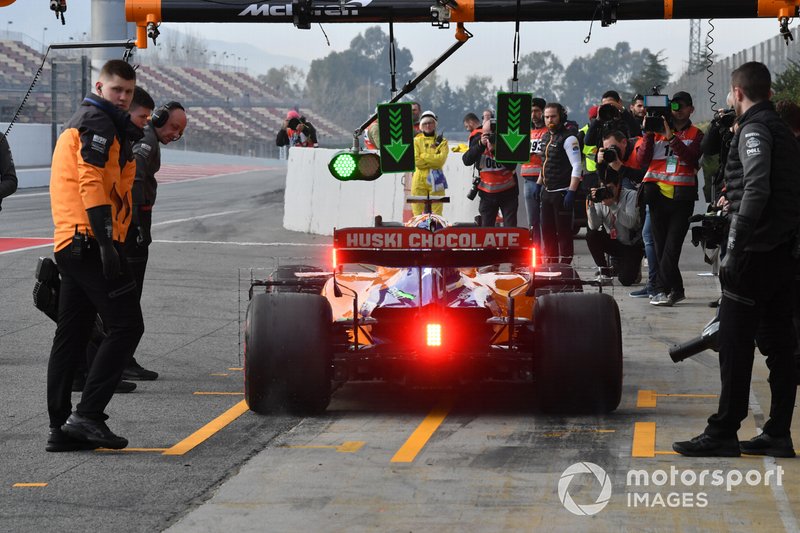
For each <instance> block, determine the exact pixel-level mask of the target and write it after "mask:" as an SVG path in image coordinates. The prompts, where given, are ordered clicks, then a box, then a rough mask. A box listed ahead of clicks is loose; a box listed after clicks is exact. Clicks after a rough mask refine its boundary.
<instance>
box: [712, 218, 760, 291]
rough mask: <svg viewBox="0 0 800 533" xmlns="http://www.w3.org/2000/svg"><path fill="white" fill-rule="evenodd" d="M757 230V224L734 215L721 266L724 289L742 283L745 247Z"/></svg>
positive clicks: (720, 277)
mask: <svg viewBox="0 0 800 533" xmlns="http://www.w3.org/2000/svg"><path fill="white" fill-rule="evenodd" d="M753 230H755V222H754V221H753V220H752V219H750V218H748V217H745V216H742V215H740V214H738V213H737V214H735V215H733V220H731V229H730V231H729V232H728V247H727V249H726V251H725V257H723V258H722V262H721V263H720V265H719V279H720V281H721V282H722V287H723V288H726V287H737V286H739V283H740V281H741V274H742V267H743V265H742V258H743V255H744V247H745V245H746V244H747V241H749V240H750V236H751V235H752V234H753Z"/></svg>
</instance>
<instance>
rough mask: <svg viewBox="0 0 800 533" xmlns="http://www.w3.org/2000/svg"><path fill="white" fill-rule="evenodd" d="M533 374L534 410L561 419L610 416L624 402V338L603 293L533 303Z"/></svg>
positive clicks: (560, 296)
mask: <svg viewBox="0 0 800 533" xmlns="http://www.w3.org/2000/svg"><path fill="white" fill-rule="evenodd" d="M533 361H534V362H533V366H534V368H533V372H534V381H535V384H536V397H537V401H538V406H539V408H540V409H541V410H542V411H545V412H552V413H563V414H586V413H594V414H597V413H609V412H611V411H613V410H614V409H616V408H617V406H618V405H619V402H620V399H621V397H622V332H621V326H620V317H619V308H618V307H617V303H616V301H614V298H612V297H611V296H610V295H608V294H602V293H560V294H550V295H545V296H542V297H541V298H537V300H536V305H535V308H534V354H533Z"/></svg>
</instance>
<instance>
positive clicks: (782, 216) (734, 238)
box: [672, 62, 800, 457]
mask: <svg viewBox="0 0 800 533" xmlns="http://www.w3.org/2000/svg"><path fill="white" fill-rule="evenodd" d="M731 85H732V94H733V98H734V109H735V111H736V114H737V116H738V118H737V119H736V125H735V128H736V131H735V133H734V136H733V139H732V140H731V147H730V152H729V154H728V161H727V165H726V167H725V178H726V183H727V188H726V193H725V194H726V197H727V199H728V201H729V202H730V206H729V210H730V213H731V215H732V219H731V227H730V231H729V234H728V245H727V252H726V254H725V257H724V258H723V260H722V263H721V264H720V273H719V276H720V280H721V281H722V302H721V304H720V308H719V324H720V326H719V362H720V378H721V381H722V388H721V392H720V395H719V408H718V410H717V413H716V414H714V415H711V417H709V419H708V426H706V429H705V431H704V432H703V433H702V434H700V435H698V436H697V437H695V438H693V439H691V440H689V441H684V442H676V443H674V444H673V445H672V447H673V449H674V450H675V451H676V452H678V453H681V454H683V455H690V456H697V457H706V456H725V457H735V456H738V455H739V454H740V451H741V452H744V453H748V454H756V455H770V456H773V457H794V455H795V452H794V445H793V444H792V438H791V433H790V429H791V423H792V414H793V411H794V402H795V396H796V394H797V387H796V384H795V377H794V374H795V365H794V355H793V351H794V347H795V336H794V330H793V329H792V303H793V302H792V297H793V291H792V290H791V288H792V283H793V280H794V268H795V261H796V260H795V259H794V258H793V257H792V248H793V243H794V242H795V239H796V237H797V230H798V224H800V180H798V179H797V174H796V169H797V168H798V166H800V147H799V146H798V143H797V141H795V139H794V137H793V136H792V133H791V131H790V130H789V128H788V127H787V126H786V123H785V122H783V120H781V118H780V116H778V114H777V113H776V112H775V107H774V106H773V104H772V102H770V101H769V98H770V92H771V89H770V85H771V77H770V73H769V70H768V69H767V67H766V66H764V65H763V64H761V63H757V62H750V63H745V64H744V65H742V66H741V67H739V68H737V69H736V70H734V71H733V73H732V74H731ZM754 340H755V341H756V342H757V343H758V347H759V350H760V351H761V352H762V353H763V354H764V355H766V357H767V367H768V368H769V385H770V391H771V393H772V402H771V405H770V412H769V420H768V421H767V422H766V424H764V431H763V433H761V434H760V435H758V436H757V437H755V438H753V439H751V440H749V441H742V442H739V441H738V440H737V437H736V433H737V431H738V430H739V427H740V425H741V421H742V420H744V419H745V417H746V416H747V408H748V405H749V400H750V378H751V374H752V370H753V346H754V342H753V341H754Z"/></svg>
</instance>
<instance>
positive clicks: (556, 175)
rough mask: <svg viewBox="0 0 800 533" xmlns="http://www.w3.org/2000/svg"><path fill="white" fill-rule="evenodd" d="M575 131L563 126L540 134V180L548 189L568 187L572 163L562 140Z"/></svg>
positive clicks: (572, 134)
mask: <svg viewBox="0 0 800 533" xmlns="http://www.w3.org/2000/svg"><path fill="white" fill-rule="evenodd" d="M574 135H575V133H574V132H573V131H572V130H570V129H567V128H565V127H559V128H558V129H556V130H555V131H548V132H547V133H545V134H544V135H542V143H541V144H542V155H541V157H542V181H543V182H544V187H545V189H547V190H548V191H555V190H558V189H565V188H567V187H569V184H570V181H571V179H572V163H570V160H569V157H568V156H567V152H566V151H565V150H564V142H565V141H566V140H567V139H568V138H569V137H572V136H574Z"/></svg>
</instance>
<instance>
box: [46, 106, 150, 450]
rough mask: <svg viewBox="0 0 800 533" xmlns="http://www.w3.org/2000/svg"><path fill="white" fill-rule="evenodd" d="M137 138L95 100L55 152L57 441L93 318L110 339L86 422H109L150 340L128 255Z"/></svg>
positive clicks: (103, 347)
mask: <svg viewBox="0 0 800 533" xmlns="http://www.w3.org/2000/svg"><path fill="white" fill-rule="evenodd" d="M141 136H142V130H141V129H139V128H136V127H135V126H134V125H133V124H132V123H131V122H130V116H129V115H128V113H126V112H125V111H122V110H119V109H117V108H116V107H114V106H113V105H112V104H111V103H110V102H108V101H107V100H104V99H103V98H101V97H99V96H96V95H89V96H87V97H86V98H84V101H83V103H82V105H81V106H80V108H79V109H78V111H77V112H76V113H75V115H74V116H73V117H72V118H71V119H70V120H69V122H68V123H67V124H66V129H65V130H64V132H63V133H62V134H61V136H60V137H59V139H58V142H57V143H56V148H55V151H54V153H53V165H52V171H51V176H50V200H51V209H52V214H53V222H54V224H55V235H54V236H55V239H54V243H55V258H56V263H57V264H58V270H59V273H60V275H61V286H60V292H59V306H58V321H57V324H58V325H57V327H56V333H55V337H54V339H53V348H52V351H51V353H50V360H49V363H48V371H47V403H48V412H49V415H50V427H51V431H52V429H55V428H59V427H62V424H64V423H65V422H66V420H67V418H68V417H70V413H71V410H72V404H71V390H72V380H73V375H74V373H75V369H76V368H75V365H76V361H77V360H78V359H79V358H81V357H83V355H84V354H85V353H86V346H87V343H88V341H89V337H90V333H91V330H92V328H93V326H94V323H95V317H96V315H98V314H99V315H100V318H101V319H102V321H103V324H104V326H105V328H106V330H107V331H108V332H109V333H108V336H107V337H106V338H105V339H104V340H103V341H102V343H101V344H100V346H99V348H98V351H97V355H96V356H95V358H94V361H93V362H92V364H91V366H90V368H89V371H88V375H87V377H86V384H85V386H84V389H83V394H82V396H81V401H80V403H79V404H78V405H77V407H76V414H77V415H78V416H80V417H84V418H87V419H92V420H99V421H102V420H105V419H106V415H105V414H104V412H103V411H104V410H105V407H106V405H108V402H109V401H110V400H111V397H112V395H113V394H114V390H115V388H116V386H117V383H118V382H119V380H120V376H121V375H122V371H123V369H124V368H125V365H126V363H127V361H128V360H129V359H130V358H131V356H132V355H133V353H134V351H135V350H136V346H137V345H138V343H139V339H140V338H141V336H142V334H143V333H144V323H143V321H142V312H141V308H140V307H139V299H138V296H137V292H136V282H135V281H134V279H133V277H132V275H131V272H130V268H129V267H128V264H127V262H126V260H125V254H124V250H123V247H122V243H123V242H124V240H125V235H126V233H127V231H128V226H129V225H130V220H131V187H132V185H133V180H134V173H135V166H136V165H135V162H134V159H133V150H132V142H133V141H135V140H138V139H140V138H141ZM73 416H74V415H73ZM71 419H72V417H70V420H71ZM122 446H124V444H122V443H119V444H117V446H116V447H122Z"/></svg>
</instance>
